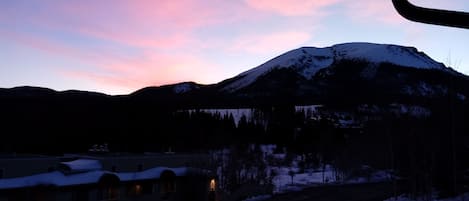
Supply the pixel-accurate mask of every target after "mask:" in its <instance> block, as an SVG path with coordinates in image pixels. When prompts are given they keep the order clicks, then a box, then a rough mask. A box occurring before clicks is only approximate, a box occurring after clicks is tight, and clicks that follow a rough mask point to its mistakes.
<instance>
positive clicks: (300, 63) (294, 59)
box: [223, 43, 447, 91]
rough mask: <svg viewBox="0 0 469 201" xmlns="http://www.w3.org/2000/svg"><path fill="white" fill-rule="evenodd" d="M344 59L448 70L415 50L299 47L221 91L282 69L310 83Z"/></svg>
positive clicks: (357, 45) (366, 46) (363, 46)
mask: <svg viewBox="0 0 469 201" xmlns="http://www.w3.org/2000/svg"><path fill="white" fill-rule="evenodd" d="M344 59H349V60H357V59H358V60H364V61H368V62H370V63H372V64H380V63H385V62H387V63H392V64H395V65H399V66H403V67H412V68H421V69H442V70H443V69H447V68H446V67H445V66H444V65H443V64H442V63H439V62H436V61H434V60H433V59H431V58H430V57H428V56H427V55H426V54H424V53H423V52H419V51H418V50H417V49H416V48H414V47H404V46H398V45H385V44H373V43H344V44H338V45H334V46H332V47H324V48H316V47H302V48H298V49H295V50H291V51H289V52H287V53H285V54H282V55H280V56H278V57H275V58H273V59H272V60H269V61H267V62H266V63H264V64H262V65H260V66H258V67H256V68H253V69H251V70H248V71H246V72H243V73H241V74H239V75H238V76H236V77H235V79H234V81H233V82H232V83H230V84H228V85H227V86H225V87H224V88H223V90H226V91H235V90H238V89H241V88H243V87H246V86H248V85H250V84H251V83H253V82H255V81H256V80H257V78H259V77H260V76H262V75H265V74H267V73H268V72H270V71H272V70H274V69H281V68H292V69H294V70H295V71H296V72H298V74H300V75H302V76H303V77H305V78H306V79H311V78H312V76H314V75H315V74H316V73H317V72H318V71H319V70H321V69H323V68H327V67H329V66H331V65H332V64H333V63H334V62H336V61H340V60H344ZM371 72H372V71H371ZM371 74H373V73H371Z"/></svg>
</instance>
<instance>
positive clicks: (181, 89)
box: [173, 82, 198, 94]
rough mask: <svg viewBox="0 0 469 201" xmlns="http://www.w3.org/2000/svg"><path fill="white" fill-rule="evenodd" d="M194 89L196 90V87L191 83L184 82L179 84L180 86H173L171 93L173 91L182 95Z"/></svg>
mask: <svg viewBox="0 0 469 201" xmlns="http://www.w3.org/2000/svg"><path fill="white" fill-rule="evenodd" d="M196 88H198V87H197V86H195V85H194V84H193V83H188V82H185V83H180V84H176V85H174V87H173V91H174V93H177V94H182V93H186V92H189V91H191V90H193V89H196Z"/></svg>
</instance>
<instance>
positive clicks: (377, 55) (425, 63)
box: [332, 43, 445, 69]
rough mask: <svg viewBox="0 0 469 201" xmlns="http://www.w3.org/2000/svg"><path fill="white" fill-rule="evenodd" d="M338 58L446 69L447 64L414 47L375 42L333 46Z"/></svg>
mask: <svg viewBox="0 0 469 201" xmlns="http://www.w3.org/2000/svg"><path fill="white" fill-rule="evenodd" d="M332 49H333V51H334V53H335V56H336V57H337V59H363V60H366V61H369V62H371V63H377V64H379V63H383V62H389V63H392V64H395V65H399V66H404V67H413V68H422V69H444V68H445V66H444V65H443V64H441V63H438V62H436V61H434V60H433V59H431V58H430V57H428V56H427V55H426V54H424V53H423V52H419V51H418V50H417V49H416V48H414V47H404V46H398V45H383V44H373V43H344V44H339V45H334V46H332Z"/></svg>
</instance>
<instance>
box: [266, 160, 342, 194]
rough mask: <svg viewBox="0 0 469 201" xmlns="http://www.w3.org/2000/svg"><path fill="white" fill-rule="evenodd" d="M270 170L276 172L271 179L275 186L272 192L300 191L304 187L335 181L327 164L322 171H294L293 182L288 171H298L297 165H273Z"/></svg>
mask: <svg viewBox="0 0 469 201" xmlns="http://www.w3.org/2000/svg"><path fill="white" fill-rule="evenodd" d="M272 170H274V171H275V172H276V173H277V174H278V175H277V176H275V177H274V178H273V181H272V182H273V184H274V186H275V187H274V193H283V192H289V191H300V190H302V189H304V188H306V187H310V186H317V185H321V184H327V183H333V182H335V179H334V178H335V177H334V175H333V171H332V169H331V167H330V166H327V167H326V169H325V171H324V172H323V171H320V170H309V171H308V172H305V173H295V175H294V176H293V182H292V177H291V176H290V175H289V172H290V171H293V172H298V168H297V167H292V168H289V167H280V168H277V167H273V168H272ZM323 175H324V180H323Z"/></svg>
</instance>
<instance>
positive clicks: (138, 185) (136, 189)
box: [135, 184, 142, 195]
mask: <svg viewBox="0 0 469 201" xmlns="http://www.w3.org/2000/svg"><path fill="white" fill-rule="evenodd" d="M141 192H142V186H141V185H140V184H137V185H135V194H136V195H140V194H141Z"/></svg>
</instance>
